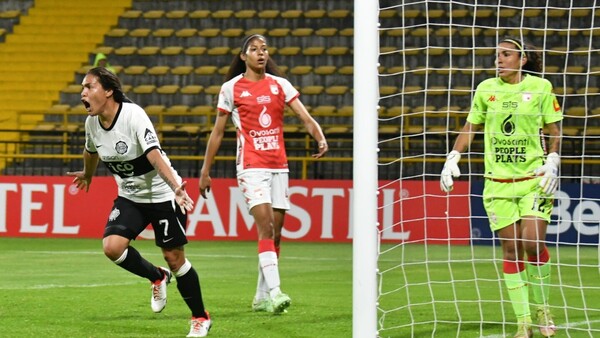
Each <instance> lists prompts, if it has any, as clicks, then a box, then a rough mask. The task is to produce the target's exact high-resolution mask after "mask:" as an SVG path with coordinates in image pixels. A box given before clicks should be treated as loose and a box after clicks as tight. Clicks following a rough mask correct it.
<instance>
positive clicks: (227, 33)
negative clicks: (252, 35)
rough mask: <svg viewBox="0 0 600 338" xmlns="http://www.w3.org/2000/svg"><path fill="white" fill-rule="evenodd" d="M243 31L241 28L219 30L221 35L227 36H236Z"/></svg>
mask: <svg viewBox="0 0 600 338" xmlns="http://www.w3.org/2000/svg"><path fill="white" fill-rule="evenodd" d="M243 33H244V30H243V29H241V28H227V29H224V30H222V31H221V35H222V36H224V37H227V38H237V37H239V36H241V35H242V34H243Z"/></svg>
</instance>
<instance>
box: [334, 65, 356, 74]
mask: <svg viewBox="0 0 600 338" xmlns="http://www.w3.org/2000/svg"><path fill="white" fill-rule="evenodd" d="M337 71H338V73H339V74H341V75H353V74H354V66H341V67H339V68H338V69H337Z"/></svg>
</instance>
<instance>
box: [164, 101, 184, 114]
mask: <svg viewBox="0 0 600 338" xmlns="http://www.w3.org/2000/svg"><path fill="white" fill-rule="evenodd" d="M165 112H166V113H168V114H180V115H183V114H187V113H189V112H190V107H189V106H188V105H185V104H177V105H173V106H169V107H167V109H166V110H165Z"/></svg>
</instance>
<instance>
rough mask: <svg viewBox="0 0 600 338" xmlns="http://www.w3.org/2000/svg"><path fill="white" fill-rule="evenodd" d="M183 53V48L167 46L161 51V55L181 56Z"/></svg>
mask: <svg viewBox="0 0 600 338" xmlns="http://www.w3.org/2000/svg"><path fill="white" fill-rule="evenodd" d="M182 51H183V47H181V46H167V47H164V48H162V49H161V50H160V54H161V55H179V54H181V52H182Z"/></svg>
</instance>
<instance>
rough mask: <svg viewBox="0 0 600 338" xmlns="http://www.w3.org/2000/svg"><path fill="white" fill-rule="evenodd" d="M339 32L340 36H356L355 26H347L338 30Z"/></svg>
mask: <svg viewBox="0 0 600 338" xmlns="http://www.w3.org/2000/svg"><path fill="white" fill-rule="evenodd" d="M338 34H339V35H340V36H350V37H352V36H354V28H352V27H347V28H343V29H340V30H339V31H338Z"/></svg>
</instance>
